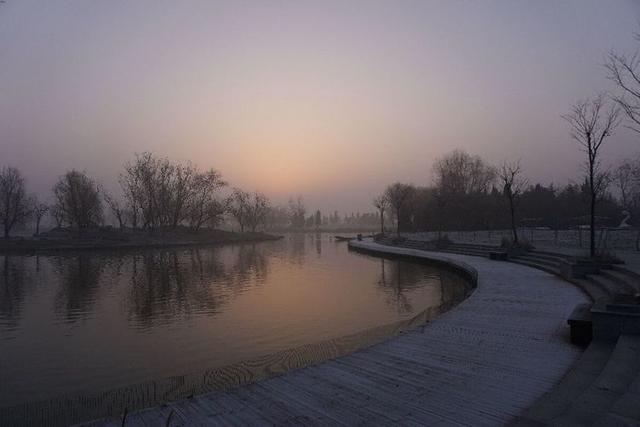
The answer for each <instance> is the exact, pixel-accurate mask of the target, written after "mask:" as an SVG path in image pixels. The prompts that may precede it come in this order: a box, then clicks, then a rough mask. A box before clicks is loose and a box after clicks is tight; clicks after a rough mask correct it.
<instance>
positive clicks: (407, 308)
mask: <svg viewBox="0 0 640 427" xmlns="http://www.w3.org/2000/svg"><path fill="white" fill-rule="evenodd" d="M434 279H436V280H439V279H438V278H437V277H434ZM424 283H425V270H424V267H423V266H421V265H419V264H416V263H408V262H403V261H397V260H387V259H384V258H380V278H379V280H378V282H377V284H378V286H379V287H380V289H382V291H383V292H384V293H385V295H386V297H385V301H386V303H387V304H388V305H389V306H391V307H394V308H395V309H396V310H397V312H398V313H412V312H413V305H412V304H411V301H410V298H409V296H408V295H407V294H408V293H409V292H410V291H411V290H413V289H416V288H420V287H422V286H424Z"/></svg>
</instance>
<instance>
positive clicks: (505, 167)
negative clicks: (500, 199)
mask: <svg viewBox="0 0 640 427" xmlns="http://www.w3.org/2000/svg"><path fill="white" fill-rule="evenodd" d="M498 176H499V178H500V181H501V182H502V188H503V194H504V196H505V197H506V198H507V200H508V201H509V213H510V215H511V230H512V232H513V243H514V244H517V243H518V229H517V227H516V207H517V205H518V202H519V199H520V196H521V195H522V192H523V191H524V190H525V188H526V186H527V183H528V182H527V180H526V178H524V177H523V176H522V169H521V167H520V161H519V160H518V161H516V162H507V161H505V162H504V163H503V164H502V167H501V168H500V171H499V172H498Z"/></svg>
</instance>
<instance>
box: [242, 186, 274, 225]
mask: <svg viewBox="0 0 640 427" xmlns="http://www.w3.org/2000/svg"><path fill="white" fill-rule="evenodd" d="M269 209H270V206H269V199H267V196H265V195H264V194H262V193H253V196H252V197H251V198H250V199H249V203H248V210H247V225H248V226H249V228H251V231H253V232H255V231H256V230H257V228H258V227H259V226H260V225H261V224H264V222H265V220H266V218H267V214H268V213H269Z"/></svg>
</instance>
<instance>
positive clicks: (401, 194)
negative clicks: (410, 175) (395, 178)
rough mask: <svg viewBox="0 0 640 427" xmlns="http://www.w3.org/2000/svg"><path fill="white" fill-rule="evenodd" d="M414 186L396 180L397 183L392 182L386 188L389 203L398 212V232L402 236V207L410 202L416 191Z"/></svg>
mask: <svg viewBox="0 0 640 427" xmlns="http://www.w3.org/2000/svg"><path fill="white" fill-rule="evenodd" d="M414 190H415V189H414V187H413V186H412V185H409V184H403V183H400V182H396V183H395V184H391V185H390V186H388V187H387V189H386V190H385V193H384V194H385V196H386V197H387V198H388V199H389V204H390V205H391V207H392V208H393V210H394V211H395V213H396V220H397V227H396V233H397V235H398V236H400V222H401V214H402V209H403V208H404V207H405V205H406V204H407V203H408V201H409V198H410V197H411V195H412V194H413V192H414Z"/></svg>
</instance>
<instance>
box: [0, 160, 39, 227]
mask: <svg viewBox="0 0 640 427" xmlns="http://www.w3.org/2000/svg"><path fill="white" fill-rule="evenodd" d="M31 213H32V203H31V199H30V198H29V197H28V196H27V193H26V190H25V180H24V177H23V176H22V174H21V173H20V171H19V170H18V169H16V168H13V167H3V168H2V169H0V222H2V225H3V228H4V237H5V238H8V237H9V234H10V233H11V230H12V229H13V228H14V227H15V226H16V225H23V224H24V223H25V222H26V221H27V219H28V218H29V216H30V215H31Z"/></svg>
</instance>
